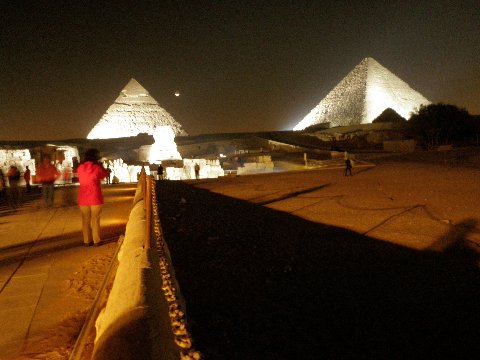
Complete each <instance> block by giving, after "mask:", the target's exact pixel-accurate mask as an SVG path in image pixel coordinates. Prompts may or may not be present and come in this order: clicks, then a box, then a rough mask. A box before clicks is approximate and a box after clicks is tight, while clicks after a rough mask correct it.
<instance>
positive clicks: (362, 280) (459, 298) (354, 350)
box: [157, 181, 480, 360]
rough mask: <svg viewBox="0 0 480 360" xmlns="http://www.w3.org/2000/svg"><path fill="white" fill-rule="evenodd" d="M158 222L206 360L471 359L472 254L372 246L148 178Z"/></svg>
mask: <svg viewBox="0 0 480 360" xmlns="http://www.w3.org/2000/svg"><path fill="white" fill-rule="evenodd" d="M157 186H158V187H157V192H158V201H159V208H160V215H161V222H162V227H163V229H164V232H165V238H166V241H167V243H168V246H169V249H170V252H171V255H172V259H173V262H174V266H175V269H176V275H177V278H178V280H179V283H180V285H181V292H182V294H183V296H184V297H185V300H186V304H187V313H188V321H189V325H190V328H191V329H190V330H191V333H192V336H193V339H194V340H195V347H196V349H198V350H200V351H201V352H202V353H203V354H204V356H205V358H206V359H242V360H243V359H345V358H350V359H412V358H422V359H433V358H437V357H438V358H439V357H441V358H451V359H453V358H465V357H467V355H468V354H470V355H471V356H473V357H474V358H476V357H477V356H478V354H479V352H478V351H479V350H480V330H479V329H480V286H479V285H480V281H479V279H480V276H479V269H478V267H477V255H476V254H474V253H471V252H470V250H469V249H467V248H464V247H463V246H458V247H454V248H451V249H450V250H449V251H448V252H443V253H434V252H428V251H417V250H411V249H408V248H405V247H401V246H397V245H393V244H389V243H386V242H380V241H376V240H374V239H372V238H369V237H368V236H363V235H360V234H358V233H355V232H352V231H349V230H345V229H342V228H339V227H334V226H328V225H323V224H321V223H315V222H310V221H306V220H303V219H301V218H298V217H295V216H292V215H289V214H287V213H284V212H279V211H275V210H272V209H269V208H266V207H264V206H260V205H255V204H252V203H249V202H246V201H242V200H237V199H233V198H229V197H225V196H222V195H218V194H214V193H212V192H209V191H207V190H202V189H196V188H194V187H193V186H191V185H188V184H185V183H182V182H168V181H165V182H159V183H158V184H157Z"/></svg>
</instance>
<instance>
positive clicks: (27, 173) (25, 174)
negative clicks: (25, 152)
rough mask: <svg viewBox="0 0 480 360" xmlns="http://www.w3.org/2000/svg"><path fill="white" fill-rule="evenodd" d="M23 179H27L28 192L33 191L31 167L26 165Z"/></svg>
mask: <svg viewBox="0 0 480 360" xmlns="http://www.w3.org/2000/svg"><path fill="white" fill-rule="evenodd" d="M23 179H24V180H25V187H26V188H27V193H29V192H30V191H31V187H30V169H29V168H28V166H25V171H24V173H23Z"/></svg>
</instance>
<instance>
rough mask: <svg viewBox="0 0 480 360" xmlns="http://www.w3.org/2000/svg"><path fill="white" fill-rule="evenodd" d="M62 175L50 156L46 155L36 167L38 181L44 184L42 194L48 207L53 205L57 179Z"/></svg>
mask: <svg viewBox="0 0 480 360" xmlns="http://www.w3.org/2000/svg"><path fill="white" fill-rule="evenodd" d="M59 176H60V172H59V171H58V170H57V168H56V167H55V165H53V164H52V163H51V162H50V158H48V157H44V158H43V160H42V163H41V164H40V165H38V166H37V167H36V179H37V182H39V183H41V184H42V196H43V201H44V202H45V206H46V207H52V206H53V200H54V194H53V191H54V189H55V187H54V184H55V180H57V179H58V177H59Z"/></svg>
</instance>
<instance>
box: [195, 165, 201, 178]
mask: <svg viewBox="0 0 480 360" xmlns="http://www.w3.org/2000/svg"><path fill="white" fill-rule="evenodd" d="M195 178H196V179H200V165H199V164H198V163H196V164H195Z"/></svg>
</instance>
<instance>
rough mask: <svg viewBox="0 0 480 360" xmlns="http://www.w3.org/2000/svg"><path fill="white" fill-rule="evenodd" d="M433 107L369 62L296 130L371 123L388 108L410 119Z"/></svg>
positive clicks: (354, 71) (354, 73) (329, 94)
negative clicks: (413, 112) (415, 113)
mask: <svg viewBox="0 0 480 360" xmlns="http://www.w3.org/2000/svg"><path fill="white" fill-rule="evenodd" d="M429 103H430V101H428V100H427V99H426V98H425V97H423V95H421V94H420V93H418V92H417V91H415V90H413V89H412V88H411V87H410V86H409V85H408V84H407V83H406V82H404V81H403V80H401V79H400V78H398V77H397V76H396V75H394V74H393V73H392V72H390V71H389V70H388V69H386V68H385V67H383V66H382V65H380V64H379V63H378V62H377V61H376V60H374V59H372V58H365V59H363V60H362V61H361V62H360V64H358V65H357V66H355V68H354V69H353V70H352V71H351V72H350V73H349V74H348V75H347V76H345V78H344V79H343V80H342V81H340V83H338V85H337V86H335V87H334V88H333V90H331V91H330V92H329V93H328V95H327V96H326V97H325V98H324V99H323V100H322V101H320V103H319V104H318V105H317V106H316V107H315V108H314V109H313V110H312V111H310V113H309V114H308V115H307V116H305V118H304V119H303V120H302V121H300V122H299V123H298V124H297V125H296V126H295V127H294V128H293V130H303V129H305V128H306V127H308V126H311V125H315V124H320V123H330V126H331V127H333V126H348V125H357V124H363V123H371V122H372V121H373V120H374V119H375V118H376V117H377V116H378V115H380V114H381V113H382V112H383V111H384V110H385V109H387V108H391V109H393V110H395V111H396V112H397V113H398V114H399V115H401V116H402V117H404V118H405V119H408V118H409V117H410V113H411V112H412V111H415V109H418V108H419V107H420V105H422V104H423V105H427V104H429Z"/></svg>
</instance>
